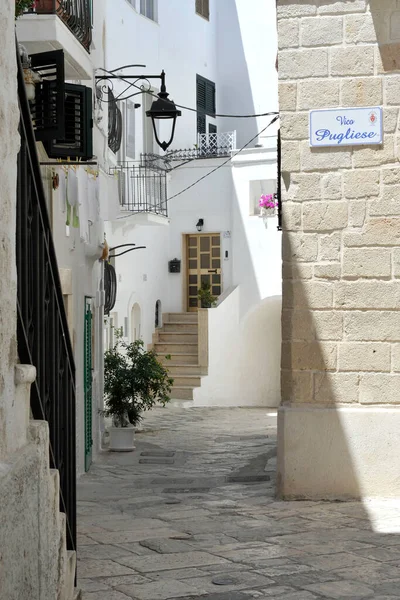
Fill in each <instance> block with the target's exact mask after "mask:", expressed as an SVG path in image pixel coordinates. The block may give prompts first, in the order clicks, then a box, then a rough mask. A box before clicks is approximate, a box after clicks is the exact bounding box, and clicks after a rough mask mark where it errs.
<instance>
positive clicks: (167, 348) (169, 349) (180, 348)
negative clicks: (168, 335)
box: [153, 342, 197, 354]
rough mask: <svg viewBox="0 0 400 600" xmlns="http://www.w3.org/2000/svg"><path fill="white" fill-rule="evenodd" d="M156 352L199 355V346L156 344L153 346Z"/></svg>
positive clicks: (186, 343) (183, 343)
mask: <svg viewBox="0 0 400 600" xmlns="http://www.w3.org/2000/svg"><path fill="white" fill-rule="evenodd" d="M153 346H154V350H155V351H156V352H157V354H174V353H176V352H187V353H188V354H197V344H193V343H188V342H182V343H181V344H178V343H174V342H172V343H168V342H163V343H159V342H157V343H155V344H153Z"/></svg>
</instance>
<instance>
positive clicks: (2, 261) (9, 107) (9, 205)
mask: <svg viewBox="0 0 400 600" xmlns="http://www.w3.org/2000/svg"><path fill="white" fill-rule="evenodd" d="M14 11H15V2H14V1H13V0H4V1H3V2H1V3H0V39H1V40H2V44H1V59H0V79H1V82H2V84H1V86H0V140H1V144H0V165H1V167H0V190H1V195H0V307H1V312H0V461H1V460H2V459H4V457H5V456H7V453H8V451H9V447H10V446H13V447H15V444H16V440H15V439H14V438H15V435H16V429H17V427H18V426H17V427H16V428H14V426H13V424H14V423H15V415H16V411H18V407H16V406H15V404H14V366H15V363H16V357H17V341H16V327H17V320H16V290H17V274H16V266H15V219H16V214H15V213H16V209H15V207H16V185H17V153H18V148H19V135H18V122H19V110H18V101H17V64H16V56H15V29H14V26H13V25H14Z"/></svg>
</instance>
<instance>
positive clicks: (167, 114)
mask: <svg viewBox="0 0 400 600" xmlns="http://www.w3.org/2000/svg"><path fill="white" fill-rule="evenodd" d="M145 66H146V65H126V66H124V67H119V68H118V69H114V70H113V71H105V74H104V75H96V77H95V79H96V81H104V82H106V81H110V82H111V80H113V79H119V80H120V81H123V82H124V83H127V84H128V87H127V88H126V89H125V90H124V92H122V94H120V95H119V96H117V97H116V98H115V100H116V101H117V102H118V101H121V100H127V99H128V98H132V97H133V96H136V95H137V94H142V93H143V92H147V93H149V92H150V90H151V86H150V81H149V80H150V79H161V89H160V92H159V93H158V94H157V96H158V97H157V98H156V100H154V102H153V104H152V105H151V107H150V109H149V110H147V111H146V115H147V116H148V117H150V119H151V122H152V124H153V131H154V136H155V138H156V142H157V144H158V145H159V146H160V148H162V149H163V150H164V152H165V150H167V148H169V146H170V145H171V144H172V141H173V139H174V134H175V126H176V119H177V117H180V116H181V115H182V112H181V111H180V110H178V109H177V108H176V105H175V102H174V101H173V100H170V99H169V98H168V96H169V94H168V93H167V88H166V85H165V72H164V71H161V74H160V75H124V74H116V71H123V70H124V69H128V68H132V67H145ZM102 70H103V71H104V69H102ZM132 80H133V81H132ZM141 80H144V81H147V82H148V84H149V87H148V89H146V88H145V87H144V86H141V90H140V92H137V93H135V94H130V95H129V96H124V94H125V93H126V92H127V91H128V90H129V89H130V88H132V87H137V86H136V83H137V82H138V81H141ZM157 121H169V122H170V124H171V129H170V136H169V138H168V141H161V140H160V139H159V137H158V131H157Z"/></svg>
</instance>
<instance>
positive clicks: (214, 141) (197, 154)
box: [165, 131, 236, 161]
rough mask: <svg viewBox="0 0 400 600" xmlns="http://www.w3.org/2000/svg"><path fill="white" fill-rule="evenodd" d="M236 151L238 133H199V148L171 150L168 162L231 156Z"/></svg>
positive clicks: (167, 155) (167, 154) (167, 156)
mask: <svg viewBox="0 0 400 600" xmlns="http://www.w3.org/2000/svg"><path fill="white" fill-rule="evenodd" d="M235 149H236V131H227V132H226V133H199V134H198V137H197V146H196V147H194V148H189V149H186V150H185V149H184V150H170V151H168V152H167V153H166V155H165V156H166V158H167V160H170V161H172V160H196V159H201V158H220V157H225V156H229V155H230V153H231V152H232V151H233V150H235Z"/></svg>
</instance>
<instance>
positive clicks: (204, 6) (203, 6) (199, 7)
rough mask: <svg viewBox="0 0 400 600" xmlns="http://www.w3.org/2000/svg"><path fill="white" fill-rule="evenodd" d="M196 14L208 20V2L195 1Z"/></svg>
mask: <svg viewBox="0 0 400 600" xmlns="http://www.w3.org/2000/svg"><path fill="white" fill-rule="evenodd" d="M196 13H197V14H198V15H200V16H201V17H204V18H205V19H207V21H209V20H210V0H196Z"/></svg>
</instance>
